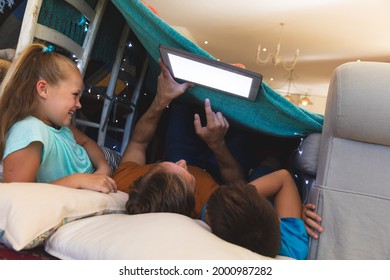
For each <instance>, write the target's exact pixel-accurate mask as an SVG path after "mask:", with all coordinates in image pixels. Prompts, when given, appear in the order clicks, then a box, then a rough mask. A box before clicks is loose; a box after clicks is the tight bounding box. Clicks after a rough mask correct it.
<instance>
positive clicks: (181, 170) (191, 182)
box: [158, 159, 195, 191]
mask: <svg viewBox="0 0 390 280" xmlns="http://www.w3.org/2000/svg"><path fill="white" fill-rule="evenodd" d="M158 166H159V167H161V168H163V169H164V170H165V171H167V172H171V173H175V174H178V175H180V176H181V177H183V179H184V180H185V181H186V182H187V185H188V186H190V187H191V188H192V190H193V191H195V178H194V176H193V175H192V174H191V173H190V172H188V169H187V163H186V161H185V160H183V159H182V160H179V161H178V162H176V163H174V162H169V161H163V162H161V163H159V164H158Z"/></svg>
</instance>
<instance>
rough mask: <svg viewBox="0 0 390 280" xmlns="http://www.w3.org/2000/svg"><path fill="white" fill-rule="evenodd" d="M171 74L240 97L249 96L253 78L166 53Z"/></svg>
mask: <svg viewBox="0 0 390 280" xmlns="http://www.w3.org/2000/svg"><path fill="white" fill-rule="evenodd" d="M168 56H169V60H170V63H171V65H172V71H173V73H172V74H173V76H174V77H175V78H178V79H183V80H186V81H190V82H193V83H196V84H201V85H205V86H208V87H211V88H216V89H219V90H222V91H226V92H229V93H232V94H236V95H239V96H242V97H247V98H248V96H249V93H250V90H251V85H252V81H253V79H252V78H250V77H245V76H243V75H240V74H236V73H233V72H231V71H227V70H224V69H221V68H218V67H213V66H210V65H207V64H204V63H201V62H197V61H193V60H190V59H187V58H184V57H181V56H178V55H175V54H171V53H169V54H168Z"/></svg>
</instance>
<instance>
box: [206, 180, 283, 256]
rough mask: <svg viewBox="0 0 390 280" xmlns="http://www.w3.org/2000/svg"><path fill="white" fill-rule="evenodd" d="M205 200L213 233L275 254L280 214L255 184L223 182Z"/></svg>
mask: <svg viewBox="0 0 390 280" xmlns="http://www.w3.org/2000/svg"><path fill="white" fill-rule="evenodd" d="M207 204H208V206H207V219H208V220H207V222H208V223H209V225H210V227H211V230H212V232H213V233H214V234H215V235H217V236H218V237H220V238H222V239H224V240H226V241H228V242H230V243H234V244H236V245H239V246H242V247H245V248H247V249H249V250H251V251H253V252H256V253H259V254H261V255H264V256H268V257H275V256H276V255H277V254H278V252H279V249H280V224H279V218H278V216H277V214H276V211H275V209H274V208H273V207H272V205H271V203H270V202H269V201H268V200H267V199H266V198H265V197H263V196H261V195H260V194H259V193H258V192H257V190H256V188H255V187H254V186H252V185H244V184H242V185H223V186H221V187H219V188H218V189H217V190H216V191H215V192H214V193H213V194H212V195H211V197H210V199H209V201H208V203H207Z"/></svg>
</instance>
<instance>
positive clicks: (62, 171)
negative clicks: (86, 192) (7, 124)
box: [3, 116, 95, 183]
mask: <svg viewBox="0 0 390 280" xmlns="http://www.w3.org/2000/svg"><path fill="white" fill-rule="evenodd" d="M36 141H37V142H41V143H42V145H43V148H42V157H41V165H40V166H39V169H38V172H37V177H36V182H42V183H48V182H51V181H55V180H57V179H60V178H62V177H66V176H68V175H71V174H75V173H93V172H94V171H95V170H94V167H93V165H92V162H91V160H90V159H89V157H88V154H87V152H86V150H85V149H84V148H83V147H82V146H80V145H78V144H77V143H76V140H75V139H74V136H73V133H72V131H71V130H70V129H69V127H65V126H63V127H61V128H60V129H58V130H57V129H55V128H53V127H51V126H48V125H46V124H45V123H44V122H42V121H41V120H39V119H37V118H35V117H31V116H30V117H27V118H25V119H24V120H21V121H19V122H17V123H15V124H14V125H13V126H12V127H11V128H10V130H9V131H8V133H7V137H6V144H5V150H4V156H3V159H4V158H5V157H7V156H8V155H9V154H11V153H13V152H15V151H18V150H20V149H23V148H25V147H27V146H28V145H29V144H30V143H32V142H36Z"/></svg>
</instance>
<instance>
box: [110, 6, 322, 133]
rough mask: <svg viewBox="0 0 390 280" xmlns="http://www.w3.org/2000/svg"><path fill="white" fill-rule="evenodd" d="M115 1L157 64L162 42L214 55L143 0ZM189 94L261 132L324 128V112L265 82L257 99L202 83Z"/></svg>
mask: <svg viewBox="0 0 390 280" xmlns="http://www.w3.org/2000/svg"><path fill="white" fill-rule="evenodd" d="M112 3H114V5H115V6H116V7H117V8H118V9H119V11H120V12H121V13H122V15H123V16H124V17H125V19H126V21H127V23H128V24H129V26H130V28H131V29H132V30H133V32H134V33H135V34H136V36H137V37H138V39H139V40H140V41H141V43H142V44H143V46H144V47H145V49H146V50H147V52H148V53H149V55H150V57H152V64H154V66H155V67H158V65H157V60H158V58H159V51H158V46H159V44H165V45H169V46H172V47H176V48H179V49H184V50H187V51H190V52H193V53H195V54H200V55H203V56H206V57H212V56H211V55H210V54H208V53H207V52H205V51H204V50H203V49H201V48H200V47H199V46H197V45H196V44H194V43H193V42H191V41H190V40H188V39H187V38H185V37H184V36H182V35H181V34H180V33H178V32H177V31H176V30H175V29H173V28H172V27H171V26H169V25H168V24H167V23H166V22H164V21H163V20H162V19H161V18H159V17H158V16H157V15H155V14H154V13H153V12H152V11H151V10H150V9H148V7H146V6H145V5H144V4H143V3H142V2H141V1H140V0H131V1H129V0H112ZM189 95H190V97H191V98H192V99H193V100H195V101H198V102H203V100H204V99H205V98H206V97H208V98H210V100H211V103H212V106H213V108H214V109H215V110H218V111H221V112H223V114H224V115H225V116H226V117H228V118H229V119H231V120H233V121H234V122H237V123H238V124H239V125H242V126H245V127H248V128H251V129H254V130H257V131H259V132H262V133H266V134H270V135H275V136H285V137H296V136H302V135H307V134H310V133H312V132H320V131H321V130H322V124H323V116H322V115H319V114H313V113H310V112H308V111H306V110H304V109H302V108H299V107H298V106H295V105H294V104H293V103H291V102H289V101H288V100H286V99H285V98H284V97H283V96H281V95H280V94H278V93H277V92H275V91H274V90H273V89H271V88H270V87H269V86H268V85H267V84H265V83H264V82H263V84H262V86H261V89H260V92H259V94H258V98H257V100H256V101H255V102H253V101H248V100H244V99H241V98H237V97H234V96H228V95H226V94H224V93H221V92H218V91H214V90H211V89H206V88H203V87H194V88H192V89H190V90H189Z"/></svg>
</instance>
